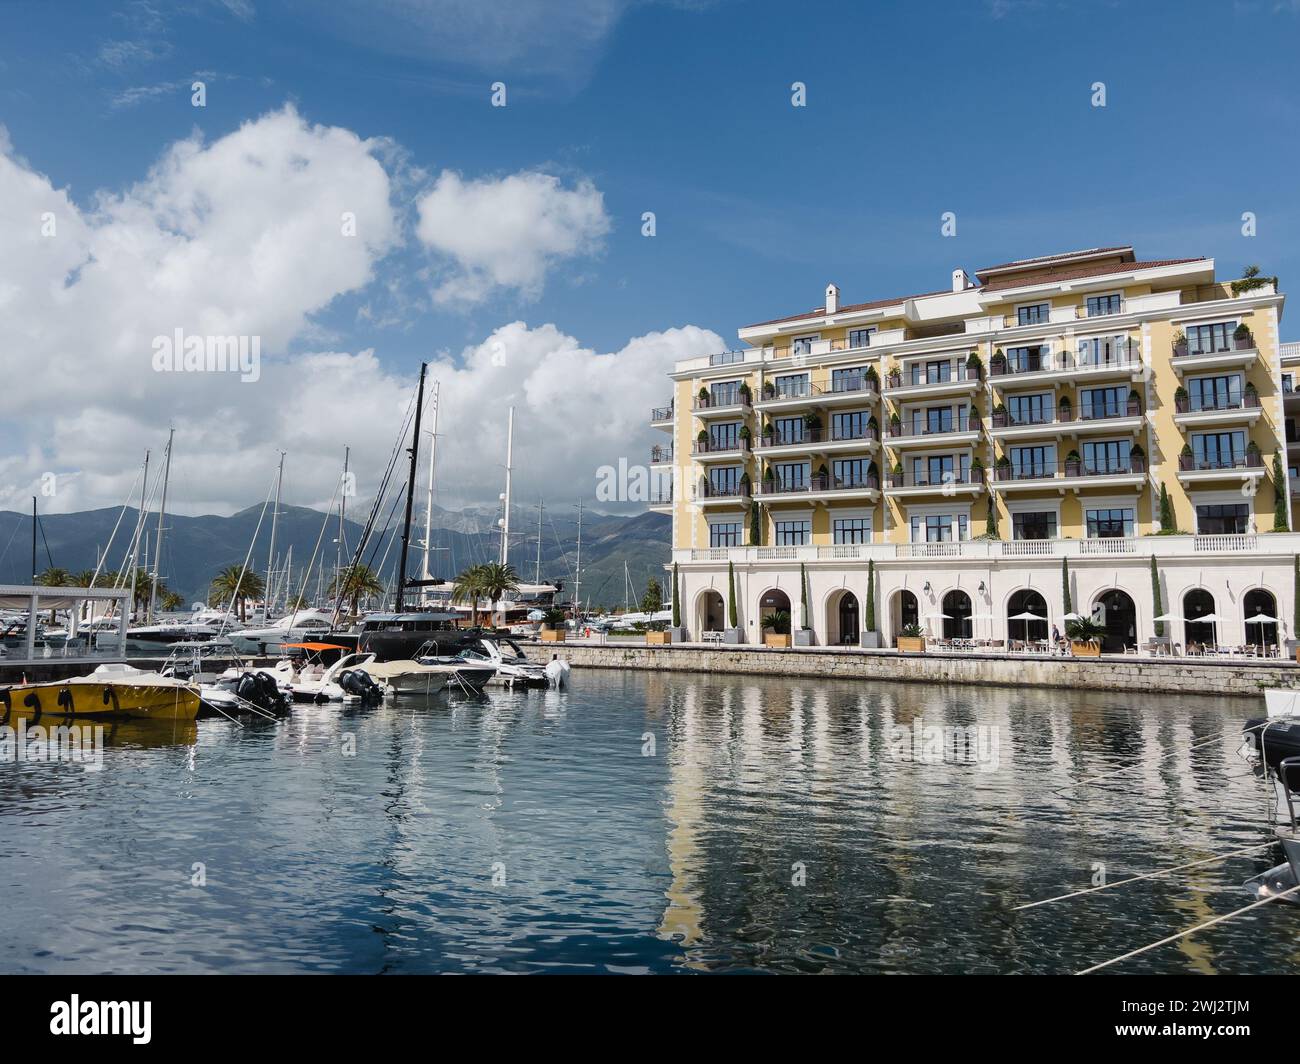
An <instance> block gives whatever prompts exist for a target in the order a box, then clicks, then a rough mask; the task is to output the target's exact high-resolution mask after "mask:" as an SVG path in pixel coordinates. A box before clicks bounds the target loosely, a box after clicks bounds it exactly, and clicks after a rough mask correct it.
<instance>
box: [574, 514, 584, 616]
mask: <svg viewBox="0 0 1300 1064" xmlns="http://www.w3.org/2000/svg"><path fill="white" fill-rule="evenodd" d="M581 588H582V500H581V499H579V500H578V559H577V561H576V562H575V564H574V566H573V619H574V620H575V621H576V620H577V619H578V614H579V613H581V612H582V598H581V596H580V595H579V591H580V590H581Z"/></svg>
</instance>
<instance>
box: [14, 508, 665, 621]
mask: <svg viewBox="0 0 1300 1064" xmlns="http://www.w3.org/2000/svg"><path fill="white" fill-rule="evenodd" d="M498 513H499V511H497V510H496V509H491V510H489V509H486V508H481V509H476V508H468V509H464V510H445V509H442V508H439V507H435V508H434V511H433V534H432V536H431V540H432V543H431V546H432V547H433V548H434V549H433V550H432V551H431V556H430V563H429V568H430V572H431V573H432V574H433V575H434V576H435V577H445V578H448V579H450V578H453V577H454V576H455V575H456V574H457V573H459V572H460V571H461V570H463V569H464V568H466V567H467V566H470V565H474V564H477V563H479V562H488V561H496V559H497V555H498V551H499V546H500V542H501V538H500V533H499V531H498V530H497V528H496V522H497V517H498ZM121 515H122V510H121V508H120V507H113V508H109V509H102V510H86V511H82V512H80V513H70V514H49V515H41V516H40V518H39V521H38V526H37V536H36V571H37V572H38V573H39V572H41V571H43V570H44V569H46V568H48V567H55V568H60V569H67V570H68V571H69V572H74V573H75V572H77V571H78V570H83V569H94V568H95V565H96V562H97V560H98V558H99V556H100V554H101V552H102V551H103V550H104V548H105V547H106V546H107V545H108V543H109V541H110V538H111V537H113V528H114V525H115V524H116V523H117V522H118V519H119V516H121ZM423 516H424V514H423V510H422V509H421V510H420V512H419V513H418V515H417V520H416V521H415V522H413V527H412V530H411V539H412V547H411V551H410V558H409V561H408V564H407V571H408V573H409V574H410V576H411V577H412V578H418V577H419V575H420V571H421V565H422V562H423V551H422V549H421V548H419V547H417V546H416V545H415V543H416V541H417V540H419V541H420V542H423V531H424V529H423ZM259 517H262V507H261V506H252V507H249V508H248V509H246V510H241V511H240V512H238V513H235V514H231V515H230V516H229V517H220V516H216V515H211V514H206V515H202V516H198V517H186V516H183V515H173V514H168V515H167V518H166V523H165V527H164V533H163V564H162V566H161V571H160V577H161V579H162V581H163V582H164V583H166V585H167V587H168V588H170V589H171V590H173V591H176V592H178V593H179V594H181V595H182V596H183V597H184V599H185V602H186V603H187V604H189V603H193V602H202V601H205V600H206V598H207V594H208V586H209V584H210V583H211V581H212V578H213V577H214V576H215V575H216V574H217V573H218V572H219V571H220V570H222V569H224V568H225V567H226V566H229V565H242V564H243V562H244V558H245V555H246V554H247V552H248V547H249V542H250V541H251V540H252V538H253V533H254V530H255V529H257V526H258V519H259ZM136 519H137V511H136V510H134V509H132V508H129V507H128V508H127V509H126V511H125V515H124V516H121V524H120V527H118V530H117V534H116V537H115V538H113V539H112V549H111V551H110V553H109V555H108V558H107V561H106V562H105V566H104V567H105V569H121V568H125V567H126V553H127V551H128V549H129V547H130V542H131V539H132V536H133V535H134V530H135V523H136ZM386 520H389V517H388V515H387V514H381V515H380V518H379V520H378V521H377V527H376V529H375V531H374V533H373V535H372V537H371V541H370V543H369V545H368V546H367V549H366V552H365V555H364V556H363V558H362V561H363V562H365V563H366V564H369V565H371V566H372V567H374V568H375V569H376V571H378V572H379V573H380V575H381V576H382V577H383V578H384V579H385V580H389V581H391V580H392V577H393V575H394V573H395V572H396V569H397V559H398V556H399V553H400V549H401V541H400V535H401V522H400V515H398V514H394V515H393V517H392V519H391V520H392V523H391V525H390V526H389V527H387V528H385V526H384V522H385V521H386ZM146 527H147V529H148V533H149V537H148V552H149V556H150V558H152V554H153V551H154V542H155V536H156V534H157V532H156V530H157V517H156V515H153V514H150V515H148V517H147V519H146ZM338 527H339V524H338V517H337V514H335V515H332V516H329V517H327V516H326V515H325V514H324V513H321V512H320V511H319V510H313V509H310V508H307V507H302V506H287V505H283V504H282V505H281V507H280V518H279V521H278V523H277V526H276V555H277V558H278V559H279V565H280V566H281V567H282V566H283V559H284V557H285V554H286V552H287V551H288V550H289V548H290V547H292V549H293V560H292V571H293V585H294V587H295V588H297V587H301V586H303V583H302V581H303V569H304V567H305V566H306V564H307V562H308V561H309V560H310V559H311V557H312V553H313V551H314V550H315V551H316V552H317V562H316V566H315V567H314V568H313V570H312V575H311V580H310V583H309V585H308V598H309V599H314V598H316V597H317V590H318V588H321V587H324V586H326V585H327V584H328V582H329V579H330V577H331V575H332V574H333V571H334V567H335V563H336V554H341V556H342V558H343V562H344V564H346V563H347V561H348V560H350V557H351V553H352V551H354V550H355V549H356V544H357V543H358V541H359V540H360V537H361V533H362V526H361V524H360V523H358V522H356V521H353V520H351V519H350V518H349V519H348V520H347V521H345V522H344V534H343V539H344V543H343V549H342V550H341V551H339V550H338V548H337V546H336V540H337V536H338ZM671 527H672V522H671V520H670V518H669V517H668V516H667V515H665V514H657V513H643V514H637V515H635V516H631V517H625V516H619V515H613V514H601V513H596V512H593V511H590V510H584V511H583V515H582V573H581V587H580V592H579V593H580V594H581V597H582V600H583V602H584V603H586V602H588V601H589V602H590V603H591V605H593V606H621V605H623V603H624V600H625V598H626V597H629V596H630V598H631V599H632V601H633V604H634V605H635V602H636V600H638V599H639V598H640V596H641V595H642V594H643V593H644V591H645V587H646V582H647V581H648V580H649V579H650V578H651V577H654V578H656V579H658V580H659V582H660V584H661V585H664V584H666V583H667V581H665V579H664V571H663V566H664V564H665V563H666V562H668V560H669V558H670V555H671V550H670V547H669V539H670V530H671ZM270 528H271V518H270V512H269V510H268V511H267V513H266V515H265V517H264V519H263V521H262V527H261V529H260V531H259V532H258V535H257V542H256V544H255V547H254V550H253V554H252V561H251V563H250V565H251V567H252V568H253V569H255V570H257V571H258V572H259V573H262V574H263V575H265V573H266V570H267V551H268V549H269V546H270ZM510 540H511V543H510V562H511V564H512V565H514V567H515V568H516V569H517V570H518V572H519V575H520V579H521V580H524V581H532V580H533V579H534V577H535V576H540V578H541V580H542V581H544V582H556V581H562V582H563V586H564V593H563V595H562V596H561V597H562V598H564V599H568V598H569V597H570V596H571V595H572V593H573V586H574V569H575V566H576V564H577V560H578V558H577V548H578V527H577V510H576V508H575V507H573V506H567V505H566V506H564V507H563V509H561V508H560V507H559V506H557V507H556V508H555V510H554V511H552V509H551V508H549V507H546V508H544V509H543V512H542V519H541V550H540V564H539V561H538V559H539V551H538V514H537V509H536V508H535V507H534V508H532V510H531V513H530V512H529V509H528V508H525V507H518V508H515V509H514V510H513V512H512V528H511V536H510ZM318 541H319V547H317V544H318ZM31 551H32V517H31V514H23V513H15V512H13V511H9V510H0V583H15V584H28V583H30V582H31V575H32V574H31V573H30V572H29V569H30V568H31ZM625 562H626V564H627V573H628V576H629V577H630V582H631V590H630V591H625V584H626V581H625V579H624V563H625ZM381 563H382V567H381ZM141 564H142V565H143V564H144V558H143V552H142V557H141ZM149 565H150V567H152V565H153V562H152V560H151V561H150V562H149ZM322 566H323V568H324V576H323V577H321V576H320V575H319V574H320V571H321V568H322ZM390 586H391V584H390Z"/></svg>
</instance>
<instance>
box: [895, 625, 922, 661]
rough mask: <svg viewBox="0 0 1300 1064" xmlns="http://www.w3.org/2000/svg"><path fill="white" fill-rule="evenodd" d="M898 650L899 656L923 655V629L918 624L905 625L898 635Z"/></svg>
mask: <svg viewBox="0 0 1300 1064" xmlns="http://www.w3.org/2000/svg"><path fill="white" fill-rule="evenodd" d="M897 642H898V650H899V653H901V654H923V653H925V629H924V628H922V627H921V626H920V625H919V624H905V625H903V627H902V629H901V630H900V631H899V633H898V640H897Z"/></svg>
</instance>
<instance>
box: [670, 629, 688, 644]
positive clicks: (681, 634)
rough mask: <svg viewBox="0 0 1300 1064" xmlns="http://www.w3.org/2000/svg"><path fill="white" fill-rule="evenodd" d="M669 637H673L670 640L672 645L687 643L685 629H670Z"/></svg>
mask: <svg viewBox="0 0 1300 1064" xmlns="http://www.w3.org/2000/svg"><path fill="white" fill-rule="evenodd" d="M668 635H669V636H671V638H670V639H669V640H668V641H669V642H670V643H685V642H686V629H685V628H669V629H668Z"/></svg>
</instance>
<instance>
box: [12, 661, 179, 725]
mask: <svg viewBox="0 0 1300 1064" xmlns="http://www.w3.org/2000/svg"><path fill="white" fill-rule="evenodd" d="M198 714H199V692H198V688H196V687H191V686H190V685H188V684H186V683H183V682H182V681H180V680H174V679H172V678H171V677H168V676H159V675H158V674H157V673H148V672H142V671H140V670H139V669H132V668H130V666H125V667H123V666H117V667H112V666H108V667H106V666H100V667H99V668H98V669H96V670H95V671H94V672H93V673H91V674H90V675H89V676H74V677H71V678H70V679H67V680H52V681H50V682H48V683H29V684H13V685H11V686H8V687H0V724H8V725H11V726H12V725H13V723H14V721H16V720H19V719H23V720H26V721H27V723H28V724H35V723H36V722H37V718H40V717H44V718H46V719H55V720H68V719H73V718H90V719H96V718H98V719H105V720H108V719H130V720H169V721H175V720H194V719H195V718H196V717H197V716H198Z"/></svg>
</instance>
